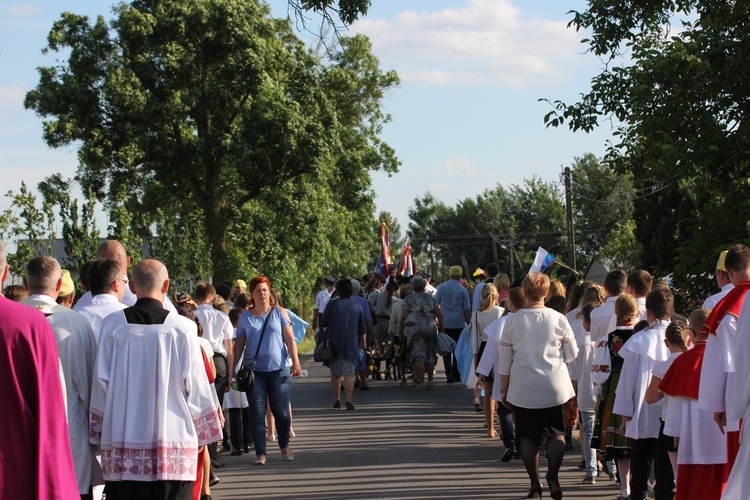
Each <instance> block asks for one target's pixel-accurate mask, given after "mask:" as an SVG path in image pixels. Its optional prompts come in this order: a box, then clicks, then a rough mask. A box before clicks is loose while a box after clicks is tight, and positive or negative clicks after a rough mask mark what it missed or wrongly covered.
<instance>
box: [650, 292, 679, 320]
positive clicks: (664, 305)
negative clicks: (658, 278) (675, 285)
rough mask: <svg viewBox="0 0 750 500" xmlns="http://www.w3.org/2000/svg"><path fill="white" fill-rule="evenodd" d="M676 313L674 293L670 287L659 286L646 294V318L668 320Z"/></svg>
mask: <svg viewBox="0 0 750 500" xmlns="http://www.w3.org/2000/svg"><path fill="white" fill-rule="evenodd" d="M673 314H674V295H672V291H671V290H670V289H669V288H657V289H655V290H651V291H650V292H648V295H646V319H647V320H648V321H649V322H651V321H654V320H668V319H669V318H671V317H672V315H673Z"/></svg>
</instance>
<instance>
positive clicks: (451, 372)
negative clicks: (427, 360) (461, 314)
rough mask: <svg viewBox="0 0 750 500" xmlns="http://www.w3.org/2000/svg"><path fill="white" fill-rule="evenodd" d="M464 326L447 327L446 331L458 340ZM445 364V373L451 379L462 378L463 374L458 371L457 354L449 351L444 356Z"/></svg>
mask: <svg viewBox="0 0 750 500" xmlns="http://www.w3.org/2000/svg"><path fill="white" fill-rule="evenodd" d="M462 331H463V328H446V329H445V333H446V334H447V335H448V336H449V337H450V338H452V339H453V340H455V341H456V342H458V338H459V337H460V336H461V332H462ZM443 364H444V365H445V375H446V377H448V378H449V379H452V380H455V381H456V382H458V381H460V380H461V374H460V373H459V372H458V366H456V364H457V363H456V356H455V355H454V354H453V353H452V352H449V353H448V354H446V355H445V356H443Z"/></svg>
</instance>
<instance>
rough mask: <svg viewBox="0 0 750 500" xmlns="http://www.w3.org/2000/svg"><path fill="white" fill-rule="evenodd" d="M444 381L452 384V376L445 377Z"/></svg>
mask: <svg viewBox="0 0 750 500" xmlns="http://www.w3.org/2000/svg"><path fill="white" fill-rule="evenodd" d="M446 379H447V380H446V382H447V383H449V384H452V383H453V382H454V380H453V377H446Z"/></svg>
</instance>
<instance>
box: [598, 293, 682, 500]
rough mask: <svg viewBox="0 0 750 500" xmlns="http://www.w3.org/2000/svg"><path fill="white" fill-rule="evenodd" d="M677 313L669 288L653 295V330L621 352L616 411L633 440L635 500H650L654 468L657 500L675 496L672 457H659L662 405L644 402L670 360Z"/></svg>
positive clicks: (649, 312)
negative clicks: (669, 332)
mask: <svg viewBox="0 0 750 500" xmlns="http://www.w3.org/2000/svg"><path fill="white" fill-rule="evenodd" d="M673 313H674V296H673V295H672V292H671V291H670V290H669V289H668V288H659V289H656V290H652V291H651V292H649V294H648V296H646V319H647V321H648V322H649V327H648V328H646V329H645V330H642V331H640V332H638V333H636V334H634V335H633V336H632V337H631V338H630V340H628V341H627V342H626V343H625V345H623V346H622V348H621V349H620V351H619V354H620V356H621V357H622V358H623V364H622V372H621V373H620V380H619V381H618V383H617V389H616V391H615V404H614V406H613V408H612V411H613V413H616V414H617V415H621V416H622V417H623V420H625V422H626V424H625V436H626V437H629V438H630V439H631V449H632V466H631V478H630V499H631V500H644V499H645V498H646V491H647V489H648V478H649V475H650V474H651V467H652V466H653V467H654V475H655V478H656V485H655V486H654V494H655V496H656V498H657V499H660V498H667V497H671V496H672V495H673V493H672V490H673V489H674V475H673V473H672V466H671V464H670V463H669V457H666V456H665V457H661V456H657V455H656V449H657V442H658V438H659V428H660V423H659V416H660V415H661V409H662V408H661V406H662V405H661V403H655V404H652V405H649V404H646V402H645V401H644V398H645V395H646V389H647V387H648V384H649V383H650V382H651V376H652V375H653V370H654V367H655V366H656V364H657V363H659V362H661V361H665V360H666V359H667V358H668V357H669V351H668V350H667V347H666V345H665V344H664V338H665V332H666V329H667V326H669V318H670V317H671V316H672V314H673ZM655 458H656V459H657V460H655ZM664 458H665V459H666V460H664Z"/></svg>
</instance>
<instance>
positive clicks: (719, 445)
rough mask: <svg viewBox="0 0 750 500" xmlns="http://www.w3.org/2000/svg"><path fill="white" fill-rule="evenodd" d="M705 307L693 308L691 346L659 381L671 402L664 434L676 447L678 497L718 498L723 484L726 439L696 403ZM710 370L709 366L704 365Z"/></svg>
mask: <svg viewBox="0 0 750 500" xmlns="http://www.w3.org/2000/svg"><path fill="white" fill-rule="evenodd" d="M708 314H709V310H708V309H698V310H697V311H694V312H693V313H692V314H691V315H690V317H689V319H688V328H687V333H688V335H689V336H690V340H691V342H692V344H693V348H692V349H690V350H689V351H687V352H685V353H684V354H682V355H680V357H678V358H677V359H676V360H675V362H674V363H673V364H672V366H671V367H670V368H669V370H667V372H666V374H665V375H664V377H663V378H662V380H661V383H660V384H659V390H660V391H662V392H663V393H664V394H666V395H667V396H668V397H669V399H670V400H671V401H670V406H669V411H668V412H667V421H666V424H665V426H664V433H665V434H666V435H668V436H674V438H675V440H674V441H675V443H677V444H678V446H677V464H678V465H677V471H678V473H677V474H676V479H677V496H676V499H677V500H682V499H686V500H687V499H692V498H705V499H711V498H720V497H721V492H722V490H723V488H724V485H725V484H726V471H725V469H726V461H727V441H726V439H725V437H724V436H722V434H721V430H719V427H718V426H717V425H716V424H715V423H714V421H713V414H712V413H711V412H708V411H705V410H701V409H700V407H699V406H698V388H699V385H700V377H701V369H702V365H703V359H704V358H703V354H704V353H705V351H706V334H704V333H701V328H703V324H704V323H705V321H706V318H707V316H708ZM707 369H710V368H707Z"/></svg>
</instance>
